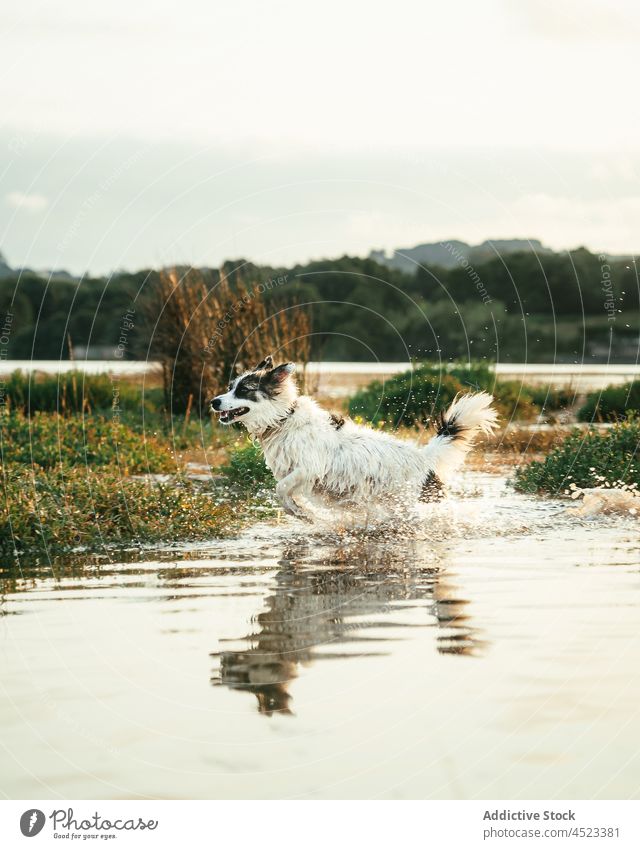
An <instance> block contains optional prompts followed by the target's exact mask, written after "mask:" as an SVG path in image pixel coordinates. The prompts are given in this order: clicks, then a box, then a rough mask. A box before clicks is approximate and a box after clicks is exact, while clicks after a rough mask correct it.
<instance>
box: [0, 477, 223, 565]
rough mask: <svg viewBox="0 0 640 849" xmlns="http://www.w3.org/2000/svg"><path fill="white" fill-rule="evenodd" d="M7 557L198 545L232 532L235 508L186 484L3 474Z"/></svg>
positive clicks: (1, 508) (2, 532) (0, 548)
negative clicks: (112, 546)
mask: <svg viewBox="0 0 640 849" xmlns="http://www.w3.org/2000/svg"><path fill="white" fill-rule="evenodd" d="M2 490H3V493H2V496H3V497H2V503H1V504H0V552H2V553H3V554H5V555H7V554H12V553H13V552H15V551H18V552H29V553H30V554H37V553H42V552H46V553H47V554H53V553H56V552H62V551H67V550H69V549H71V548H74V547H77V546H82V547H85V548H87V549H93V550H96V549H100V548H102V547H103V546H104V545H106V544H124V543H130V542H132V541H135V542H157V541H166V540H172V541H173V540H175V539H180V540H181V541H182V540H195V539H207V538H210V537H220V536H223V535H225V534H227V533H229V532H231V531H232V530H233V529H234V527H235V526H236V525H237V522H238V519H239V516H238V510H237V507H236V506H232V505H228V504H219V503H216V502H215V501H214V500H213V497H212V496H211V495H210V494H206V493H204V492H201V491H199V490H197V489H196V488H194V487H192V486H191V485H190V484H188V483H187V482H184V481H183V482H182V483H181V485H179V486H177V485H176V484H175V483H171V484H164V485H159V484H155V483H146V482H144V481H140V480H135V479H132V478H122V477H120V475H118V474H117V472H114V471H112V470H111V469H100V470H99V471H98V472H95V471H93V470H92V469H84V468H71V469H64V470H62V469H57V470H55V471H54V470H45V469H42V468H39V467H37V466H35V467H33V468H25V467H24V466H20V465H18V464H15V463H12V464H9V465H8V466H7V465H5V467H4V474H3V480H2Z"/></svg>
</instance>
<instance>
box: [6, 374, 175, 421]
mask: <svg viewBox="0 0 640 849" xmlns="http://www.w3.org/2000/svg"><path fill="white" fill-rule="evenodd" d="M114 403H115V404H116V405H117V406H118V407H119V409H120V410H122V411H127V412H138V413H141V412H142V411H143V410H147V411H153V410H157V409H162V404H163V392H162V389H160V388H151V389H145V393H144V396H143V394H142V392H141V390H140V388H139V387H138V386H136V385H134V384H131V383H127V382H126V381H123V380H113V379H112V378H111V377H110V376H109V375H108V374H85V373H84V372H82V371H68V372H64V373H63V374H57V375H49V374H38V373H31V374H25V372H22V371H14V372H12V373H11V374H10V375H9V377H7V378H6V380H5V381H4V405H5V406H6V408H7V409H8V410H10V411H19V412H22V413H25V414H29V413H30V412H34V413H36V412H40V413H61V414H63V415H66V414H74V413H95V412H101V413H106V412H108V411H109V410H113V407H114Z"/></svg>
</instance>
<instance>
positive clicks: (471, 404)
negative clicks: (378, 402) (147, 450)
mask: <svg viewBox="0 0 640 849" xmlns="http://www.w3.org/2000/svg"><path fill="white" fill-rule="evenodd" d="M294 370H295V366H294V364H293V363H283V364H282V365H278V366H275V367H274V365H273V360H272V358H271V357H266V358H265V359H264V360H262V362H261V363H259V364H258V365H257V366H256V367H255V368H254V369H252V370H251V371H247V372H245V373H244V374H242V375H240V376H239V377H237V378H235V380H233V381H232V382H231V383H230V385H229V391H228V392H226V393H225V394H224V395H218V396H217V397H216V398H214V399H213V400H212V401H211V408H212V409H213V410H214V412H216V413H219V415H220V422H221V423H222V424H231V423H232V422H236V421H238V422H242V424H243V425H244V426H245V427H246V428H247V430H248V431H249V433H250V434H251V436H253V437H254V438H255V439H256V440H258V442H259V443H260V445H261V446H262V450H263V451H264V456H265V460H266V463H267V466H268V467H269V468H270V469H271V471H272V472H273V475H274V477H275V479H276V481H277V486H276V493H277V495H278V498H279V499H280V501H281V503H282V506H283V508H284V509H285V511H286V512H287V513H290V514H291V515H293V516H298V517H300V518H306V517H307V513H308V511H307V510H306V509H305V507H304V506H302V504H301V503H299V502H300V501H303V503H304V501H305V500H307V501H308V500H309V499H312V498H313V497H314V496H320V497H321V498H323V499H324V500H327V499H328V500H331V501H333V502H335V501H339V502H342V503H345V504H347V503H351V504H354V505H358V506H360V507H366V506H367V504H369V503H370V502H371V501H372V500H375V501H378V502H380V501H382V502H384V503H386V504H389V503H393V502H396V503H403V504H406V503H407V501H408V500H410V503H415V502H416V501H419V500H421V501H433V500H437V499H438V498H440V497H441V496H442V489H443V482H445V481H446V479H447V477H448V476H449V475H450V474H451V472H452V471H453V470H454V469H455V468H457V467H458V466H459V465H460V464H461V463H462V461H463V460H464V458H465V455H466V454H467V452H468V451H469V449H470V448H471V445H472V442H473V438H474V436H475V435H476V434H478V433H491V431H492V430H493V428H494V427H496V423H497V414H496V411H495V410H494V409H492V407H491V402H492V400H493V399H492V397H491V395H488V394H487V393H486V392H478V393H476V394H472V395H463V396H461V397H458V398H456V399H455V400H454V402H453V403H452V404H451V406H450V407H449V409H448V410H447V411H446V412H444V413H440V415H439V417H438V419H437V423H436V434H435V436H434V437H433V438H432V439H431V440H430V441H429V442H428V443H427V444H426V445H424V446H418V445H416V444H414V443H413V442H410V441H408V440H401V439H397V438H396V437H394V436H392V435H391V434H389V433H384V432H382V431H378V430H373V429H372V428H370V427H366V426H363V425H358V424H356V423H355V422H353V421H351V420H350V419H344V418H343V417H341V416H337V415H335V414H332V413H328V412H327V411H326V410H323V409H322V407H320V406H319V405H318V404H317V403H316V402H315V401H314V400H313V399H312V398H310V397H308V396H306V395H299V394H298V388H297V386H296V382H295V379H294V378H293V377H292V374H293V372H294Z"/></svg>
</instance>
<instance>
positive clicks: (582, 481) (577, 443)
mask: <svg viewBox="0 0 640 849" xmlns="http://www.w3.org/2000/svg"><path fill="white" fill-rule="evenodd" d="M639 453H640V419H638V418H636V417H634V416H632V417H630V418H629V419H628V420H627V421H625V422H620V423H618V424H615V425H614V426H613V427H612V428H610V429H609V430H606V431H600V430H596V429H590V430H587V431H583V430H578V429H575V430H574V431H572V433H570V434H569V436H567V437H566V438H565V439H564V440H563V441H562V443H561V444H560V445H558V446H557V447H556V448H554V449H553V450H552V451H551V452H550V454H548V456H547V457H546V458H545V459H544V460H541V461H534V462H532V463H529V464H528V465H526V466H521V467H520V468H519V469H517V470H516V473H515V480H514V486H515V488H516V489H518V490H519V491H520V492H544V493H548V494H550V495H559V494H562V493H564V492H565V490H566V489H567V488H568V487H570V486H571V485H572V484H575V486H578V487H594V486H612V487H615V486H621V485H626V486H629V485H631V484H634V483H635V484H638V485H640V457H639V456H638V455H639Z"/></svg>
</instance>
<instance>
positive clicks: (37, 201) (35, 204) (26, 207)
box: [4, 192, 49, 212]
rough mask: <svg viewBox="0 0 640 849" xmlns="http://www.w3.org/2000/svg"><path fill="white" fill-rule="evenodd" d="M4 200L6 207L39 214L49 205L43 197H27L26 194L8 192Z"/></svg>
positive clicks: (35, 195) (36, 195)
mask: <svg viewBox="0 0 640 849" xmlns="http://www.w3.org/2000/svg"><path fill="white" fill-rule="evenodd" d="M4 199H5V203H6V204H8V206H12V207H13V208H14V209H21V210H23V211H24V212H41V211H42V210H43V209H44V208H45V207H47V206H48V205H49V199H48V198H46V197H45V196H44V195H39V194H31V195H29V194H27V193H26V192H8V193H7V194H6V195H5V196H4Z"/></svg>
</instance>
